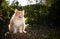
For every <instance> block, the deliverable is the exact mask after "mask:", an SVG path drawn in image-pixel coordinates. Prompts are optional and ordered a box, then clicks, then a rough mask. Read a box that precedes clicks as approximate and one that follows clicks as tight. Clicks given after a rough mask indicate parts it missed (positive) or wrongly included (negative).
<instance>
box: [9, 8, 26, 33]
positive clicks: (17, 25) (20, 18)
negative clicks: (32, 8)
mask: <svg viewBox="0 0 60 39" xmlns="http://www.w3.org/2000/svg"><path fill="white" fill-rule="evenodd" d="M25 28H26V27H25V19H24V11H19V10H17V9H16V10H15V13H14V14H13V16H12V18H11V20H10V24H9V31H10V32H13V33H17V32H19V33H26V31H25Z"/></svg>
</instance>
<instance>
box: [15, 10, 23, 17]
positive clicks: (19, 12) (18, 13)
mask: <svg viewBox="0 0 60 39" xmlns="http://www.w3.org/2000/svg"><path fill="white" fill-rule="evenodd" d="M15 15H16V16H19V17H23V16H24V10H23V11H19V10H17V9H16V10H15Z"/></svg>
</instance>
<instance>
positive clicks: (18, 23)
mask: <svg viewBox="0 0 60 39" xmlns="http://www.w3.org/2000/svg"><path fill="white" fill-rule="evenodd" d="M13 23H14V25H15V26H22V25H23V24H24V17H22V18H18V17H15V18H14V20H13Z"/></svg>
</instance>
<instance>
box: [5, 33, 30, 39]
mask: <svg viewBox="0 0 60 39" xmlns="http://www.w3.org/2000/svg"><path fill="white" fill-rule="evenodd" d="M5 39H29V36H28V35H27V34H25V33H16V34H14V33H6V35H5Z"/></svg>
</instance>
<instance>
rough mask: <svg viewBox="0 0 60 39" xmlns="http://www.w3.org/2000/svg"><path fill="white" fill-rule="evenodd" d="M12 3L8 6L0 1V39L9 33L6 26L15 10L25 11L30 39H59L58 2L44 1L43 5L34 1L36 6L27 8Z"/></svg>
mask: <svg viewBox="0 0 60 39" xmlns="http://www.w3.org/2000/svg"><path fill="white" fill-rule="evenodd" d="M14 1H15V0H14ZM14 1H13V3H12V4H11V5H9V2H8V1H6V0H0V39H4V35H5V33H6V32H8V31H9V30H8V24H9V21H10V18H11V17H12V15H13V13H14V11H15V9H16V8H17V9H19V10H25V18H26V24H28V27H27V29H26V30H27V33H30V34H31V38H32V39H60V0H45V1H46V2H45V4H43V3H42V2H41V1H40V2H39V3H37V0H35V1H36V4H33V5H27V6H21V5H20V6H19V5H18V4H19V2H18V1H16V2H14ZM28 2H30V1H28ZM30 3H31V2H30Z"/></svg>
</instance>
